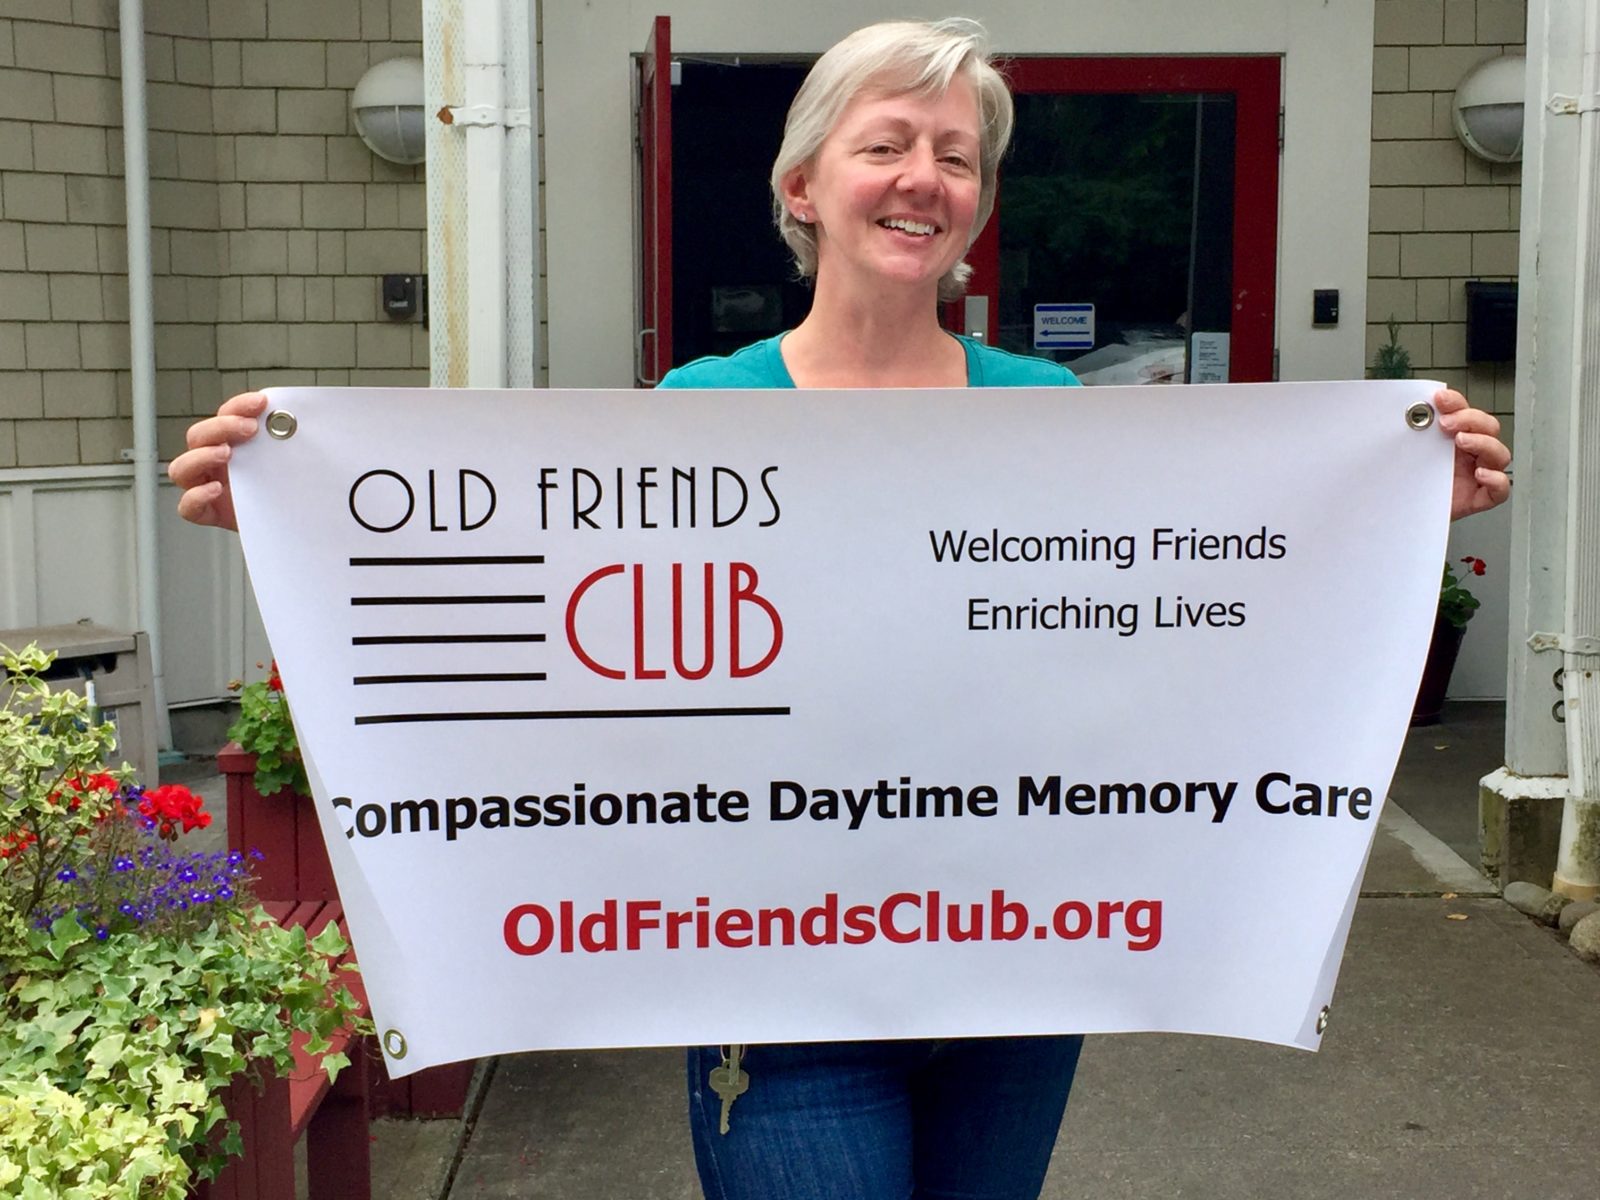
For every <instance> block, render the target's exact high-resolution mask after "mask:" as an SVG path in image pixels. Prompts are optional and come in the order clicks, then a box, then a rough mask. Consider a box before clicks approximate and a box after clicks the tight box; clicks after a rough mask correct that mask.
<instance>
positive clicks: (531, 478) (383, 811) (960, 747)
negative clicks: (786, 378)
mask: <svg viewBox="0 0 1600 1200" xmlns="http://www.w3.org/2000/svg"><path fill="white" fill-rule="evenodd" d="M1436 387H1437V385H1436V384H1433V383H1428V382H1422V381H1404V382H1383V383H1354V382H1352V383H1321V384H1258V385H1231V386H1229V385H1202V386H1196V387H1190V388H1185V389H1183V390H1182V391H1180V392H1174V391H1172V390H1171V389H1168V388H1162V387H1153V388H1103V389H1102V388H1097V389H1084V390H1072V391H1067V390H1063V389H1015V390H1003V389H1002V390H967V391H939V390H923V391H820V392H797V391H742V392H741V391H728V392H695V391H678V392H671V393H665V392H654V393H652V392H625V391H549V392H533V391H528V392H518V391H505V392H471V391H426V390H325V389H316V388H293V389H276V390H274V391H272V392H270V393H269V395H270V398H271V405H270V409H269V417H268V419H267V421H266V425H267V428H268V430H269V431H271V432H270V435H269V434H265V433H264V434H263V435H261V436H258V437H257V438H255V439H253V440H252V441H251V442H249V443H248V444H246V445H245V446H243V447H241V448H240V449H239V451H238V453H237V455H236V457H235V459H234V464H233V467H232V479H233V488H234V493H235V497H236V503H237V508H238V514H239V523H240V529H241V532H242V534H243V537H244V546H245V551H246V554H247V558H248V561H249V565H250V572H251V577H252V579H253V581H254V585H255V588H256V593H257V596H258V598H259V600H260V605H261V612H262V615H263V617H264V618H265V621H266V627H267V632H268V634H269V636H270V638H271V641H272V645H273V647H274V650H275V652H276V655H277V659H278V663H279V666H280V669H281V671H282V674H283V678H284V680H285V682H286V686H287V689H288V691H287V694H288V695H289V697H290V699H291V701H292V703H293V706H294V714H295V724H296V726H297V728H298V729H299V732H300V736H301V741H302V745H303V748H304V751H305V755H306V759H307V765H308V768H309V770H310V776H311V781H312V786H313V792H314V793H315V800H316V805H317V811H318V813H319V816H320V820H321V824H322V828H323V831H324V833H325V835H326V837H327V841H328V846H329V851H330V854H331V857H332V861H333V867H334V871H335V875H336V877H337V880H338V885H339V892H340V895H341V897H342V898H343V901H344V905H345V909H346V911H347V913H348V916H349V923H350V929H351V934H352V937H353V939H354V942H355V946H356V950H357V954H358V956H359V959H360V962H361V966H362V970H363V972H364V974H365V978H366V982H367V989H368V993H369V996H370V998H371V1002H372V1009H373V1014H374V1018H375V1020H376V1021H377V1023H378V1029H379V1031H380V1034H381V1037H382V1041H383V1044H384V1049H385V1052H386V1054H387V1056H388V1065H389V1069H390V1071H391V1073H393V1074H395V1075H404V1074H407V1073H409V1072H411V1071H415V1070H418V1069H421V1068H423V1067H428V1066H433V1065H436V1064H439V1063H444V1062H449V1061H453V1060H456V1059H462V1058H467V1057H473V1056H479V1055H487V1054H495V1053H500V1052H508V1051H516V1050H525V1049H533V1048H560V1047H600V1046H624V1045H627V1046H646V1045H662V1044H681V1043H728V1042H755V1043H760V1042H776V1041H799V1040H814V1039H833V1038H895V1037H910V1036H944V1037H948V1036H966V1035H986V1034H1013V1033H1050V1032H1098V1031H1132V1030H1167V1031H1185V1032H1194V1033H1207V1034H1222V1035H1227V1036H1231V1037H1241V1038H1250V1039H1255V1040H1260V1041H1268V1042H1277V1043H1283V1044H1290V1045H1296V1046H1302V1047H1307V1048H1315V1047H1316V1046H1317V1044H1318V1042H1319V1040H1320V1035H1321V1031H1322V1028H1323V1026H1324V1025H1325V1024H1326V1020H1327V1015H1326V1010H1327V1006H1328V1005H1329V1003H1330V1000H1331V998H1332V995H1333V989H1334V982H1335V977H1336V975H1337V969H1338V963H1339V959H1340V956H1341V954H1342V952H1343V948H1344V942H1345V937H1346V933H1347V931H1348V929H1349V923H1350V917H1351V912H1352V910H1353V907H1354V903H1355V897H1356V894H1357V887H1358V884H1359V880H1360V876H1361V872H1362V868H1363V865H1364V863H1365V860H1366V855H1367V853H1368V850H1369V848H1370V846H1371V844H1372V838H1373V832H1374V829H1375V827H1376V825H1377V822H1378V815H1379V812H1380V810H1381V808H1382V805H1383V801H1384V796H1385V792H1386V789H1387V787H1388V784H1389V780H1390V776H1391V774H1392V772H1393V769H1394V765H1395V761H1396V759H1397V757H1398V755H1399V752H1400V747H1401V742H1402V739H1403V737H1404V733H1405V729H1406V723H1407V717H1408V715H1409V713H1410V709H1411V704H1412V700H1413V698H1414V696H1415V693H1416V688H1417V681H1418V678H1419V676H1420V674H1421V669H1422V661H1423V657H1424V654H1425V652H1426V648H1427V644H1428V640H1429V634H1430V631H1431V629H1432V627H1433V621H1434V613H1435V609H1436V606H1437V602H1438V589H1439V574H1440V564H1441V562H1442V558H1443V554H1444V549H1445V534H1446V524H1447V519H1448V508H1449V503H1448V493H1449V490H1450V476H1451V457H1452V451H1451V443H1450V439H1449V438H1448V437H1447V436H1446V435H1445V434H1444V433H1443V432H1442V431H1441V430H1440V429H1439V428H1438V427H1437V425H1436V424H1434V425H1432V427H1429V428H1421V429H1419V428H1414V427H1413V423H1414V422H1415V423H1420V422H1421V420H1422V419H1426V418H1431V415H1432V414H1431V410H1429V409H1428V408H1427V407H1426V405H1427V402H1428V401H1429V400H1430V399H1431V397H1432V395H1433V393H1434V391H1435V389H1436ZM1419 404H1420V405H1422V406H1423V408H1422V409H1421V411H1420V414H1419V413H1418V412H1417V411H1415V410H1414V409H1413V406H1415V405H1419Z"/></svg>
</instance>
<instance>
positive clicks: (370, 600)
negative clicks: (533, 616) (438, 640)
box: [350, 595, 544, 608]
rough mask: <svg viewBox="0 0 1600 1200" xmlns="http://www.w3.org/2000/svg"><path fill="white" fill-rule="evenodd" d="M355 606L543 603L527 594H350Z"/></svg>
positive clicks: (541, 598) (351, 601)
mask: <svg viewBox="0 0 1600 1200" xmlns="http://www.w3.org/2000/svg"><path fill="white" fill-rule="evenodd" d="M350 603H351V604H352V605H355V606H356V607H357V608H360V607H363V606H365V605H369V604H395V605H401V604H543V603H544V597H543V596H538V595H528V596H351V597H350Z"/></svg>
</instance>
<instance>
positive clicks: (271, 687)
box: [267, 659, 283, 692]
mask: <svg viewBox="0 0 1600 1200" xmlns="http://www.w3.org/2000/svg"><path fill="white" fill-rule="evenodd" d="M267 690H268V691H269V692H281V691H283V677H282V676H281V675H279V674H278V660H277V659H273V660H272V674H270V675H268V676H267Z"/></svg>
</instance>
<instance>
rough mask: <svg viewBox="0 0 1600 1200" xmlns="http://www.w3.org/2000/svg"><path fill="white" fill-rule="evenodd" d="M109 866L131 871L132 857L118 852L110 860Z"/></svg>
mask: <svg viewBox="0 0 1600 1200" xmlns="http://www.w3.org/2000/svg"><path fill="white" fill-rule="evenodd" d="M111 867H112V869H113V870H116V871H131V870H133V859H131V858H129V857H128V856H127V855H126V854H119V855H117V857H116V858H115V859H113V860H112V862H111Z"/></svg>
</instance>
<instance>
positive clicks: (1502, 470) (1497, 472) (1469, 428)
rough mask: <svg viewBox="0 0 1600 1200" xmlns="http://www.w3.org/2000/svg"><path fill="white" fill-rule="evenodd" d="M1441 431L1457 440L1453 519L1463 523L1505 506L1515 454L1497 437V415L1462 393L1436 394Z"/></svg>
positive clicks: (1498, 425)
mask: <svg viewBox="0 0 1600 1200" xmlns="http://www.w3.org/2000/svg"><path fill="white" fill-rule="evenodd" d="M1433 407H1434V410H1435V411H1436V412H1437V413H1438V414H1439V428H1440V429H1442V430H1444V431H1445V432H1446V433H1448V434H1449V435H1450V436H1451V437H1453V438H1454V439H1455V443H1456V469H1455V479H1454V481H1453V483H1452V485H1451V489H1450V519H1451V520H1452V521H1457V520H1460V519H1461V518H1462V517H1470V516H1471V515H1472V514H1473V513H1480V512H1483V511H1485V510H1486V509H1490V508H1493V507H1494V506H1495V505H1497V504H1504V503H1505V502H1506V499H1507V498H1508V497H1509V496H1510V495H1511V480H1510V479H1509V478H1508V477H1507V475H1506V467H1507V466H1508V465H1509V464H1510V462H1511V451H1510V450H1509V449H1507V448H1506V444H1505V443H1504V442H1502V441H1501V440H1500V439H1499V437H1498V436H1496V435H1497V434H1499V432H1500V422H1499V421H1497V420H1495V418H1494V414H1493V413H1486V412H1484V411H1483V410H1482V409H1478V408H1473V407H1472V406H1471V405H1470V404H1468V403H1467V398H1466V397H1465V396H1463V395H1462V394H1461V393H1460V392H1456V391H1451V390H1450V389H1448V388H1447V389H1445V390H1444V391H1441V392H1436V393H1434V397H1433Z"/></svg>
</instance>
